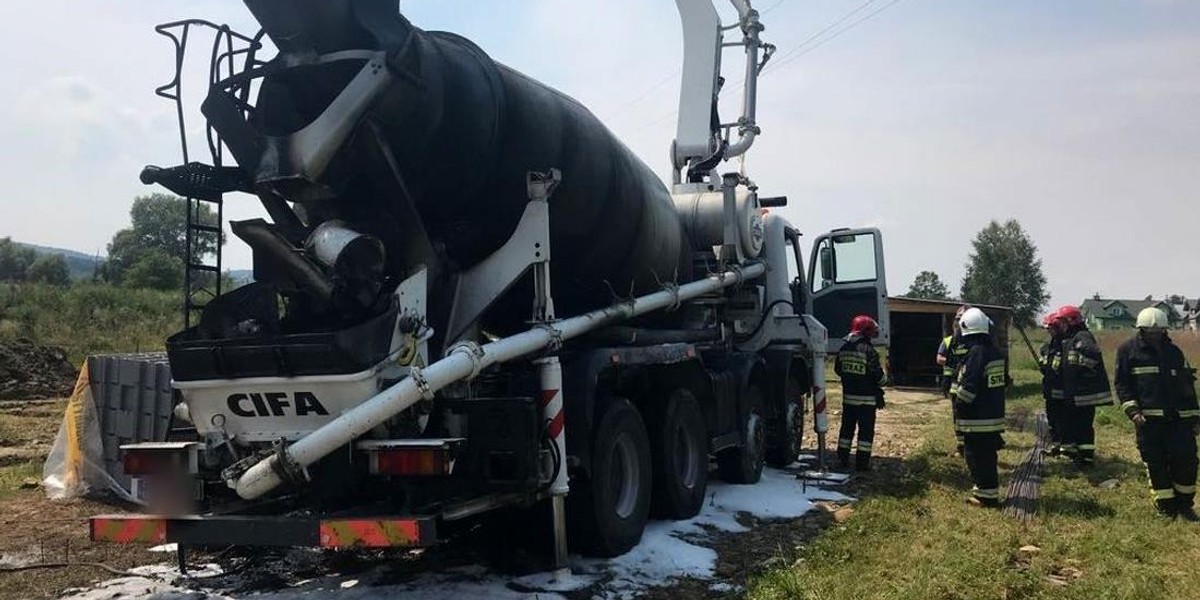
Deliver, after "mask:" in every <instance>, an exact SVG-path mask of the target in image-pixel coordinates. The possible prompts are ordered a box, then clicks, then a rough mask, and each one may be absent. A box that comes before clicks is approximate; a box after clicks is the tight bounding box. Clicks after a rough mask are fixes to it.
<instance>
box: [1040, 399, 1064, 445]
mask: <svg viewBox="0 0 1200 600" xmlns="http://www.w3.org/2000/svg"><path fill="white" fill-rule="evenodd" d="M1043 397H1044V396H1043ZM1045 399H1046V422H1047V423H1049V424H1050V443H1051V444H1053V445H1055V446H1061V445H1062V444H1063V438H1064V437H1065V436H1064V435H1063V433H1064V429H1065V425H1066V424H1065V423H1064V422H1063V412H1064V411H1065V410H1066V405H1065V404H1064V403H1063V399H1062V398H1045Z"/></svg>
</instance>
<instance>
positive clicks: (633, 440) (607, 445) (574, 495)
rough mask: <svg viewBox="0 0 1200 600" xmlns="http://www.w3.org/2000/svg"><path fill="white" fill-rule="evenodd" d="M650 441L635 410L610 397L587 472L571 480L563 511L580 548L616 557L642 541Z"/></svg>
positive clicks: (647, 501) (648, 487) (647, 507)
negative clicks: (574, 529) (569, 519)
mask: <svg viewBox="0 0 1200 600" xmlns="http://www.w3.org/2000/svg"><path fill="white" fill-rule="evenodd" d="M650 475H651V468H650V441H649V439H648V438H647V436H646V426H645V424H644V423H643V422H642V417H641V415H639V414H638V411H637V409H636V408H634V407H633V405H632V404H630V403H629V401H628V400H625V399H624V398H613V399H610V400H609V401H608V405H607V407H605V409H604V413H603V415H602V416H601V417H600V419H599V420H598V424H597V426H596V430H595V437H594V438H593V440H592V469H591V474H590V476H588V477H586V478H580V481H578V482H574V481H573V482H572V488H573V489H572V490H571V493H570V496H569V497H568V499H569V500H570V501H571V507H570V509H569V510H568V511H567V515H568V517H569V518H571V519H572V521H573V522H574V523H575V525H576V528H577V535H576V536H574V538H575V539H576V540H578V541H579V542H580V544H581V546H582V547H581V550H583V551H584V552H586V553H588V554H591V555H594V556H601V557H613V556H619V555H621V554H624V553H626V552H628V551H629V550H630V549H631V548H633V547H634V546H636V545H637V543H638V542H639V541H641V539H642V532H643V531H644V530H645V529H646V520H647V519H648V517H649V513H650V490H651V476H650Z"/></svg>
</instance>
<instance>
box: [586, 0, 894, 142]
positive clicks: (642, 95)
mask: <svg viewBox="0 0 1200 600" xmlns="http://www.w3.org/2000/svg"><path fill="white" fill-rule="evenodd" d="M874 1H875V0H871V2H874ZM784 2H787V0H777V1H776V2H775V3H774V4H772V5H771V6H769V7H767V8H764V9H763V10H761V11H759V14H760V15H765V14H767V13H769V12H771V11H773V10H775V9H776V8H779V7H780V6H781V5H783V3H784ZM682 73H683V69H682V68H678V69H675V71H674V72H672V73H671V74H670V75H667V76H666V77H664V78H662V79H660V80H659V81H657V82H655V83H654V84H652V85H651V86H650V87H649V88H647V89H646V90H645V91H644V92H642V93H640V94H638V95H637V96H635V97H633V98H632V99H630V100H629V101H628V102H626V103H624V104H622V105H621V106H620V107H619V108H617V110H615V111H613V113H612V114H611V115H609V117H610V118H616V117H619V116H621V115H623V114H625V113H627V112H629V110H630V109H632V108H633V107H635V106H637V105H639V104H641V103H642V102H644V101H645V100H646V99H647V98H649V97H650V95H651V94H653V93H654V92H656V91H658V90H659V88H661V87H663V86H664V85H667V84H668V83H670V82H671V81H674V80H675V79H678V78H679V75H680V74H682ZM659 120H662V118H661V117H660V118H659V119H657V120H656V122H657V121H659Z"/></svg>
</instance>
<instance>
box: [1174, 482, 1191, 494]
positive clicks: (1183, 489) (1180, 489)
mask: <svg viewBox="0 0 1200 600" xmlns="http://www.w3.org/2000/svg"><path fill="white" fill-rule="evenodd" d="M1175 491H1176V492H1177V493H1180V494H1195V493H1196V486H1195V485H1180V484H1178V483H1176V484H1175Z"/></svg>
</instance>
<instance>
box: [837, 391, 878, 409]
mask: <svg viewBox="0 0 1200 600" xmlns="http://www.w3.org/2000/svg"><path fill="white" fill-rule="evenodd" d="M842 401H843V402H844V403H846V404H849V405H852V406H863V405H868V404H869V405H871V406H875V396H863V395H860V394H843V395H842Z"/></svg>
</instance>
